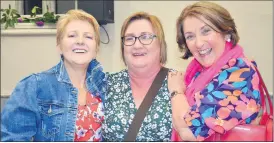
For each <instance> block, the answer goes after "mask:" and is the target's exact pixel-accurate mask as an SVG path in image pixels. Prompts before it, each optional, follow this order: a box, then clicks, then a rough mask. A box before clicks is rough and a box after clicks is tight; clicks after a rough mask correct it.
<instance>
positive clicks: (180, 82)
mask: <svg viewBox="0 0 274 143" xmlns="http://www.w3.org/2000/svg"><path fill="white" fill-rule="evenodd" d="M203 21H205V22H206V23H208V24H209V25H207V24H206V23H205V22H203ZM203 21H201V20H200V19H197V18H195V17H187V18H186V19H185V20H184V21H183V25H184V27H183V29H184V32H185V33H184V35H185V37H186V44H187V46H188V48H189V50H190V52H191V53H192V54H193V56H194V58H195V59H196V60H197V61H198V62H199V63H200V64H201V65H202V66H203V67H204V68H208V67H210V66H211V65H213V64H214V63H215V62H216V61H217V60H218V59H219V58H220V57H221V55H222V54H223V52H224V49H225V42H226V40H227V39H226V38H225V37H224V36H223V35H222V34H221V33H219V32H216V31H215V30H213V29H212V28H211V27H214V29H217V28H216V27H215V26H214V25H213V24H212V23H211V22H209V21H207V20H205V19H203ZM184 74H185V73H184V72H177V73H176V72H171V73H169V77H168V88H169V91H170V92H173V91H177V92H179V94H178V95H177V96H175V97H173V98H172V100H171V104H172V111H173V123H174V128H175V130H176V131H177V132H178V133H179V135H180V137H181V138H182V139H183V140H184V141H196V137H195V136H194V134H193V133H192V131H191V130H190V129H189V128H188V126H187V124H186V122H185V121H184V116H185V114H186V113H187V112H188V111H189V109H190V106H189V104H188V101H187V98H186V97H185V94H184V93H185V90H186V86H185V83H184Z"/></svg>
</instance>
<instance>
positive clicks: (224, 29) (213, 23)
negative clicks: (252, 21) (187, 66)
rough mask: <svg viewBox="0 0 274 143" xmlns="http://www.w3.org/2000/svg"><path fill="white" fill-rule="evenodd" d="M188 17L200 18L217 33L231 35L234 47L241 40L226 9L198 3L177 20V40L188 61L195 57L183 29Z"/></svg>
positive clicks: (187, 9)
mask: <svg viewBox="0 0 274 143" xmlns="http://www.w3.org/2000/svg"><path fill="white" fill-rule="evenodd" d="M187 17H195V18H198V19H200V20H202V21H203V22H205V23H206V24H207V25H208V26H210V27H211V28H212V29H213V30H215V31H216V32H219V33H222V34H223V35H230V39H231V42H232V44H233V46H235V45H236V44H237V43H238V41H239V39H240V38H239V35H238V32H237V29H236V25H235V23H234V19H233V18H232V17H231V15H230V13H229V12H228V11H227V10H226V9H225V8H223V7H222V6H220V5H218V4H216V3H213V2H206V1H201V2H196V3H194V4H192V5H189V6H187V7H186V8H185V9H184V10H183V11H182V13H181V14H180V16H179V18H178V19H177V24H176V28H177V38H176V40H177V44H178V47H179V49H180V51H181V52H184V55H183V56H182V59H188V58H189V57H192V56H193V55H192V53H191V52H190V50H189V48H188V47H187V44H186V39H185V35H184V29H183V24H184V20H185V19H186V18H187ZM203 19H205V20H207V21H209V22H210V23H208V22H206V21H204V20H203Z"/></svg>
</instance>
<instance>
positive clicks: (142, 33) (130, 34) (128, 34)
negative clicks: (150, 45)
mask: <svg viewBox="0 0 274 143" xmlns="http://www.w3.org/2000/svg"><path fill="white" fill-rule="evenodd" d="M144 34H154V33H150V32H141V34H140V35H144ZM125 36H136V35H135V34H133V33H127V34H125Z"/></svg>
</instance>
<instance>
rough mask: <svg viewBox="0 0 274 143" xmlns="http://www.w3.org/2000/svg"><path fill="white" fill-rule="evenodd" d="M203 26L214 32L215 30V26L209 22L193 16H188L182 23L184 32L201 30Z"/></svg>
mask: <svg viewBox="0 0 274 143" xmlns="http://www.w3.org/2000/svg"><path fill="white" fill-rule="evenodd" d="M205 25H208V26H209V27H211V28H213V29H214V30H217V28H216V26H214V25H213V24H212V23H211V22H210V21H209V20H207V19H205V18H203V17H199V18H197V17H194V16H189V17H186V18H185V20H184V21H183V29H184V32H193V31H195V30H197V29H200V28H202V27H203V26H205Z"/></svg>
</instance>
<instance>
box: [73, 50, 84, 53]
mask: <svg viewBox="0 0 274 143" xmlns="http://www.w3.org/2000/svg"><path fill="white" fill-rule="evenodd" d="M72 51H73V52H74V53H86V52H87V50H85V49H74V50H72Z"/></svg>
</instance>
